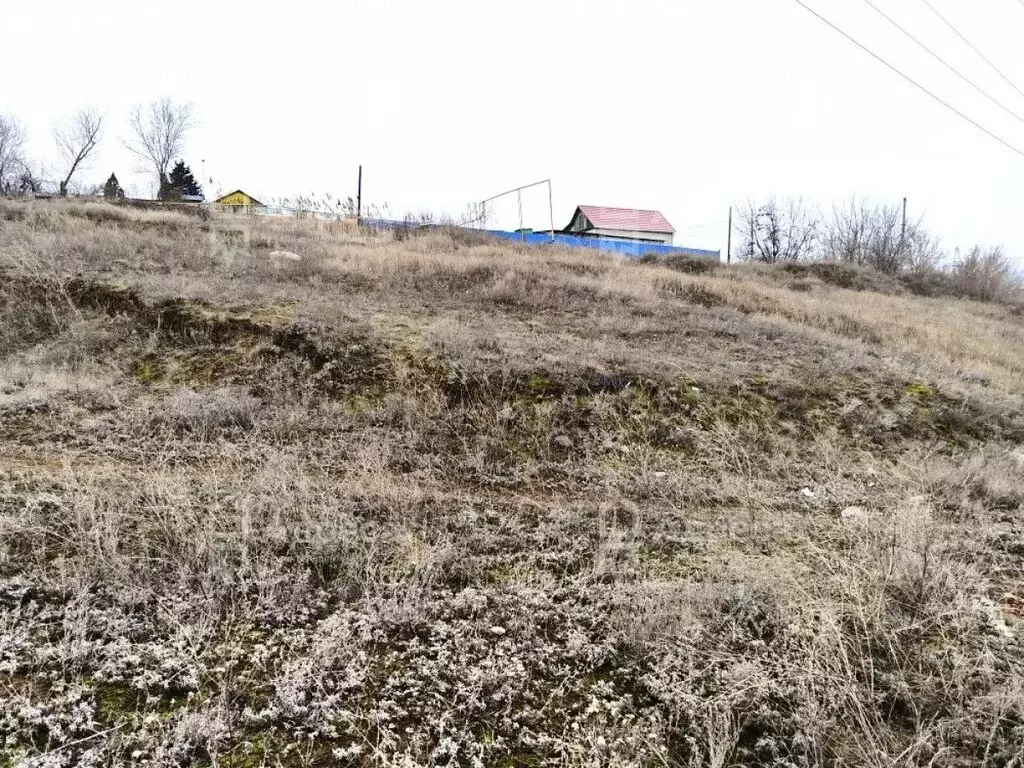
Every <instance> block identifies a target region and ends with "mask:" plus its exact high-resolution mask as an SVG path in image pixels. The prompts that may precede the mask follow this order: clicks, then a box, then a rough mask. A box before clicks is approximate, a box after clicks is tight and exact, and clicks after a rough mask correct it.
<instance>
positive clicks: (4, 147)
mask: <svg viewBox="0 0 1024 768" xmlns="http://www.w3.org/2000/svg"><path fill="white" fill-rule="evenodd" d="M24 147H25V128H24V127H23V126H22V124H21V123H20V122H18V119H17V118H16V117H14V116H13V115H0V194H5V195H6V194H10V192H11V191H12V190H13V189H14V186H15V183H16V181H17V177H18V174H19V173H20V172H21V170H22V168H23V167H24V165H25V158H24V156H23V151H24Z"/></svg>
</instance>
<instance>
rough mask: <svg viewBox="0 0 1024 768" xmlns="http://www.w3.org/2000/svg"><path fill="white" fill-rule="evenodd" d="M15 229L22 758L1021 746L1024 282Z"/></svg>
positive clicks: (6, 220) (92, 211) (13, 534)
mask: <svg viewBox="0 0 1024 768" xmlns="http://www.w3.org/2000/svg"><path fill="white" fill-rule="evenodd" d="M0 225H2V227H0V271H2V282H0V765H2V764H4V761H5V760H6V763H7V764H10V765H15V764H17V765H21V764H38V765H73V764H80V763H81V764H86V763H89V762H90V761H91V764H104V765H140V764H142V765H154V766H155V765H209V766H229V765H230V766H259V765H275V766H276V765H285V766H302V765H338V764H341V765H353V766H392V765H408V766H413V765H488V766H490V765H502V766H539V765H580V766H582V765H594V766H599V765H600V766H607V765H618V766H627V765H628V766H632V765H644V766H648V765H649V766H665V765H669V766H690V765H708V766H725V765H765V766H767V765H772V766H782V765H835V766H839V765H865V764H867V765H878V766H882V765H885V766H889V765H894V764H895V765H923V764H931V765H936V766H943V765H948V766H953V765H975V764H989V765H1009V764H1013V763H1014V761H1015V760H1016V761H1020V760H1022V759H1024V753H1022V752H1021V747H1020V745H1021V744H1022V743H1024V699H1022V684H1021V680H1022V676H1021V671H1022V649H1021V645H1020V640H1019V636H1018V633H1019V627H1018V623H1017V622H1018V616H1019V614H1020V612H1021V610H1022V608H1024V603H1022V602H1021V601H1022V600H1024V586H1022V584H1021V580H1020V571H1019V557H1020V554H1021V551H1022V550H1021V546H1022V545H1021V541H1020V530H1021V528H1020V526H1021V515H1022V513H1024V490H1022V489H1024V449H1022V447H1021V446H1022V444H1024V408H1022V405H1024V400H1022V397H1024V384H1022V381H1024V379H1022V374H1024V370H1022V369H1024V321H1022V318H1021V316H1020V314H1019V313H1017V312H1015V310H1014V309H1013V308H1012V307H1006V306H1000V305H993V304H980V303H973V302H965V301H955V300H951V299H931V298H922V297H914V296H909V295H906V294H905V293H903V292H902V291H900V290H896V289H894V290H891V291H888V292H886V293H881V292H877V291H874V290H866V289H867V288H876V287H878V286H875V285H871V284H857V283H850V282H848V281H847V282H846V285H847V287H839V286H837V285H836V284H835V282H836V280H835V278H834V276H830V275H829V274H828V273H822V274H813V273H808V274H804V273H799V274H792V273H789V272H785V271H768V270H763V269H754V268H749V269H748V268H740V269H730V270H728V271H726V270H712V271H709V272H702V273H693V272H687V271H681V270H679V269H672V268H669V267H667V266H664V265H656V264H636V263H625V262H620V261H617V260H615V259H612V258H609V257H606V256H603V255H600V254H596V253H580V252H573V251H563V250H554V249H550V250H549V249H541V248H537V249H520V248H516V247H514V246H510V245H508V244H496V243H491V242H488V241H478V240H476V239H474V238H467V237H465V236H464V235H462V234H461V233H458V232H450V233H449V232H432V233H429V234H426V235H422V236H417V237H413V238H409V239H405V240H402V241H401V242H396V241H394V240H393V239H391V238H390V236H384V235H366V234H363V233H360V232H357V231H354V230H352V229H350V228H349V227H348V225H346V224H344V223H329V222H312V221H272V220H264V219H253V220H248V219H238V218H217V217H214V218H211V219H208V220H202V219H196V218H191V217H188V218H187V217H183V216H176V215H171V214H164V213H152V212H140V211H131V210H124V209H119V208H116V207H112V206H105V205H92V204H90V205H85V204H75V203H61V204H39V203H29V204H23V203H12V202H3V201H0ZM279 250H286V251H290V252H294V253H297V254H299V255H300V257H301V258H300V259H299V260H292V259H288V258H281V257H278V256H274V255H272V254H273V252H274V251H279ZM842 280H844V281H846V280H847V278H845V277H844V278H842ZM857 288H860V289H863V290H855V289H857Z"/></svg>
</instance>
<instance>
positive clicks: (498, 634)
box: [490, 625, 507, 637]
mask: <svg viewBox="0 0 1024 768" xmlns="http://www.w3.org/2000/svg"><path fill="white" fill-rule="evenodd" d="M506 631H507V630H506V629H505V628H504V627H499V626H497V625H495V626H493V627H491V629H490V633H491V634H492V635H494V636H495V637H501V636H502V635H504V634H505V632H506Z"/></svg>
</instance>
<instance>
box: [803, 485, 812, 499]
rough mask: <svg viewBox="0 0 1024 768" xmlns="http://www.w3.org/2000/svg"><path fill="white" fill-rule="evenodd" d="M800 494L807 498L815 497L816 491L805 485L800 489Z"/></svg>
mask: <svg viewBox="0 0 1024 768" xmlns="http://www.w3.org/2000/svg"><path fill="white" fill-rule="evenodd" d="M800 495H801V496H803V497H804V498H805V499H813V498H814V491H812V490H811V489H810V488H808V487H807V486H804V487H803V488H801V489H800Z"/></svg>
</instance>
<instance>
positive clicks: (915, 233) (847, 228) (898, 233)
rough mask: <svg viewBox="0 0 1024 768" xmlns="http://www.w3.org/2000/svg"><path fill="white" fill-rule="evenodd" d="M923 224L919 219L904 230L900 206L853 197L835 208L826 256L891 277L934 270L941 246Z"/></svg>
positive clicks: (908, 224) (828, 231)
mask: <svg viewBox="0 0 1024 768" xmlns="http://www.w3.org/2000/svg"><path fill="white" fill-rule="evenodd" d="M923 221H924V217H923V216H919V217H918V218H916V219H912V220H910V221H908V222H907V223H906V227H905V228H904V225H903V211H902V209H901V206H900V204H898V203H891V204H888V203H874V202H870V201H868V200H863V199H861V200H858V199H857V198H853V197H851V198H850V199H849V200H848V201H847V202H845V203H844V204H842V205H836V206H833V208H832V220H831V221H830V222H829V224H828V226H827V227H826V231H825V257H826V258H832V259H836V260H838V261H844V262H847V263H848V264H860V265H864V266H869V267H874V268H875V269H877V270H880V271H882V272H887V273H889V274H896V273H898V272H906V271H911V272H914V271H921V270H924V269H928V268H931V267H934V266H935V265H936V264H937V262H938V260H939V256H940V250H939V243H938V240H936V239H935V238H933V237H932V236H931V235H930V234H929V233H928V231H927V230H926V229H925V227H924V224H923Z"/></svg>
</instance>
